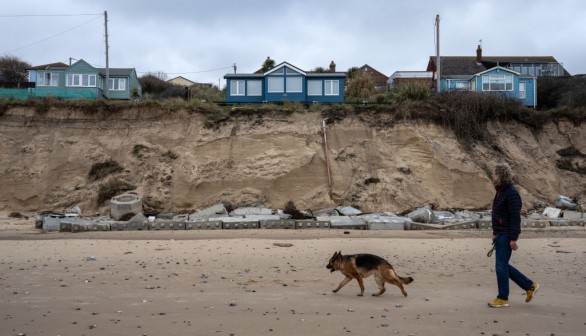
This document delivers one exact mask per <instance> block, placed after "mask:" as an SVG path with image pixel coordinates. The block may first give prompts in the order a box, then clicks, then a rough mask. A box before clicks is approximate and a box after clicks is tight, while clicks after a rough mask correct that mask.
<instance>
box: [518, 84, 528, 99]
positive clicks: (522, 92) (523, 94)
mask: <svg viewBox="0 0 586 336" xmlns="http://www.w3.org/2000/svg"><path fill="white" fill-rule="evenodd" d="M519 98H521V99H525V98H527V83H525V82H519Z"/></svg>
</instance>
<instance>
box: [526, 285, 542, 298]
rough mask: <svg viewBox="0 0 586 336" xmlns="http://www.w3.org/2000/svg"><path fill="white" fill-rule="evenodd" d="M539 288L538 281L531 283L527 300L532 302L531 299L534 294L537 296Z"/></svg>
mask: <svg viewBox="0 0 586 336" xmlns="http://www.w3.org/2000/svg"><path fill="white" fill-rule="evenodd" d="M538 289H539V284H538V283H537V282H534V283H533V285H531V288H529V289H528V290H527V297H526V298H525V302H530V301H531V299H533V296H535V293H537V290H538Z"/></svg>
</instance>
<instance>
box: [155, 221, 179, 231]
mask: <svg viewBox="0 0 586 336" xmlns="http://www.w3.org/2000/svg"><path fill="white" fill-rule="evenodd" d="M148 225H149V230H185V222H181V221H173V220H155V221H154V222H152V223H148Z"/></svg>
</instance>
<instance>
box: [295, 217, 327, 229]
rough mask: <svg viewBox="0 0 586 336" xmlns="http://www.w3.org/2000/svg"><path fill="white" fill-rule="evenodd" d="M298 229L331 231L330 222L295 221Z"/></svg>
mask: <svg viewBox="0 0 586 336" xmlns="http://www.w3.org/2000/svg"><path fill="white" fill-rule="evenodd" d="M295 228H296V229H329V228H330V221H318V220H311V219H300V220H296V221H295Z"/></svg>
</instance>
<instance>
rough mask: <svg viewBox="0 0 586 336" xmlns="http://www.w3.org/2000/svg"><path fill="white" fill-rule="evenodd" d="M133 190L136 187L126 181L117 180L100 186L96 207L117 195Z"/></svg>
mask: <svg viewBox="0 0 586 336" xmlns="http://www.w3.org/2000/svg"><path fill="white" fill-rule="evenodd" d="M134 189H136V186H134V185H132V184H130V183H128V182H126V181H122V180H119V179H117V178H115V179H112V180H109V181H108V182H106V183H104V184H102V185H101V186H100V190H99V191H98V201H97V203H98V206H101V205H103V204H104V203H105V202H106V201H107V200H109V199H111V198H112V197H114V196H116V195H119V194H120V193H123V192H126V191H130V190H134Z"/></svg>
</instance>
